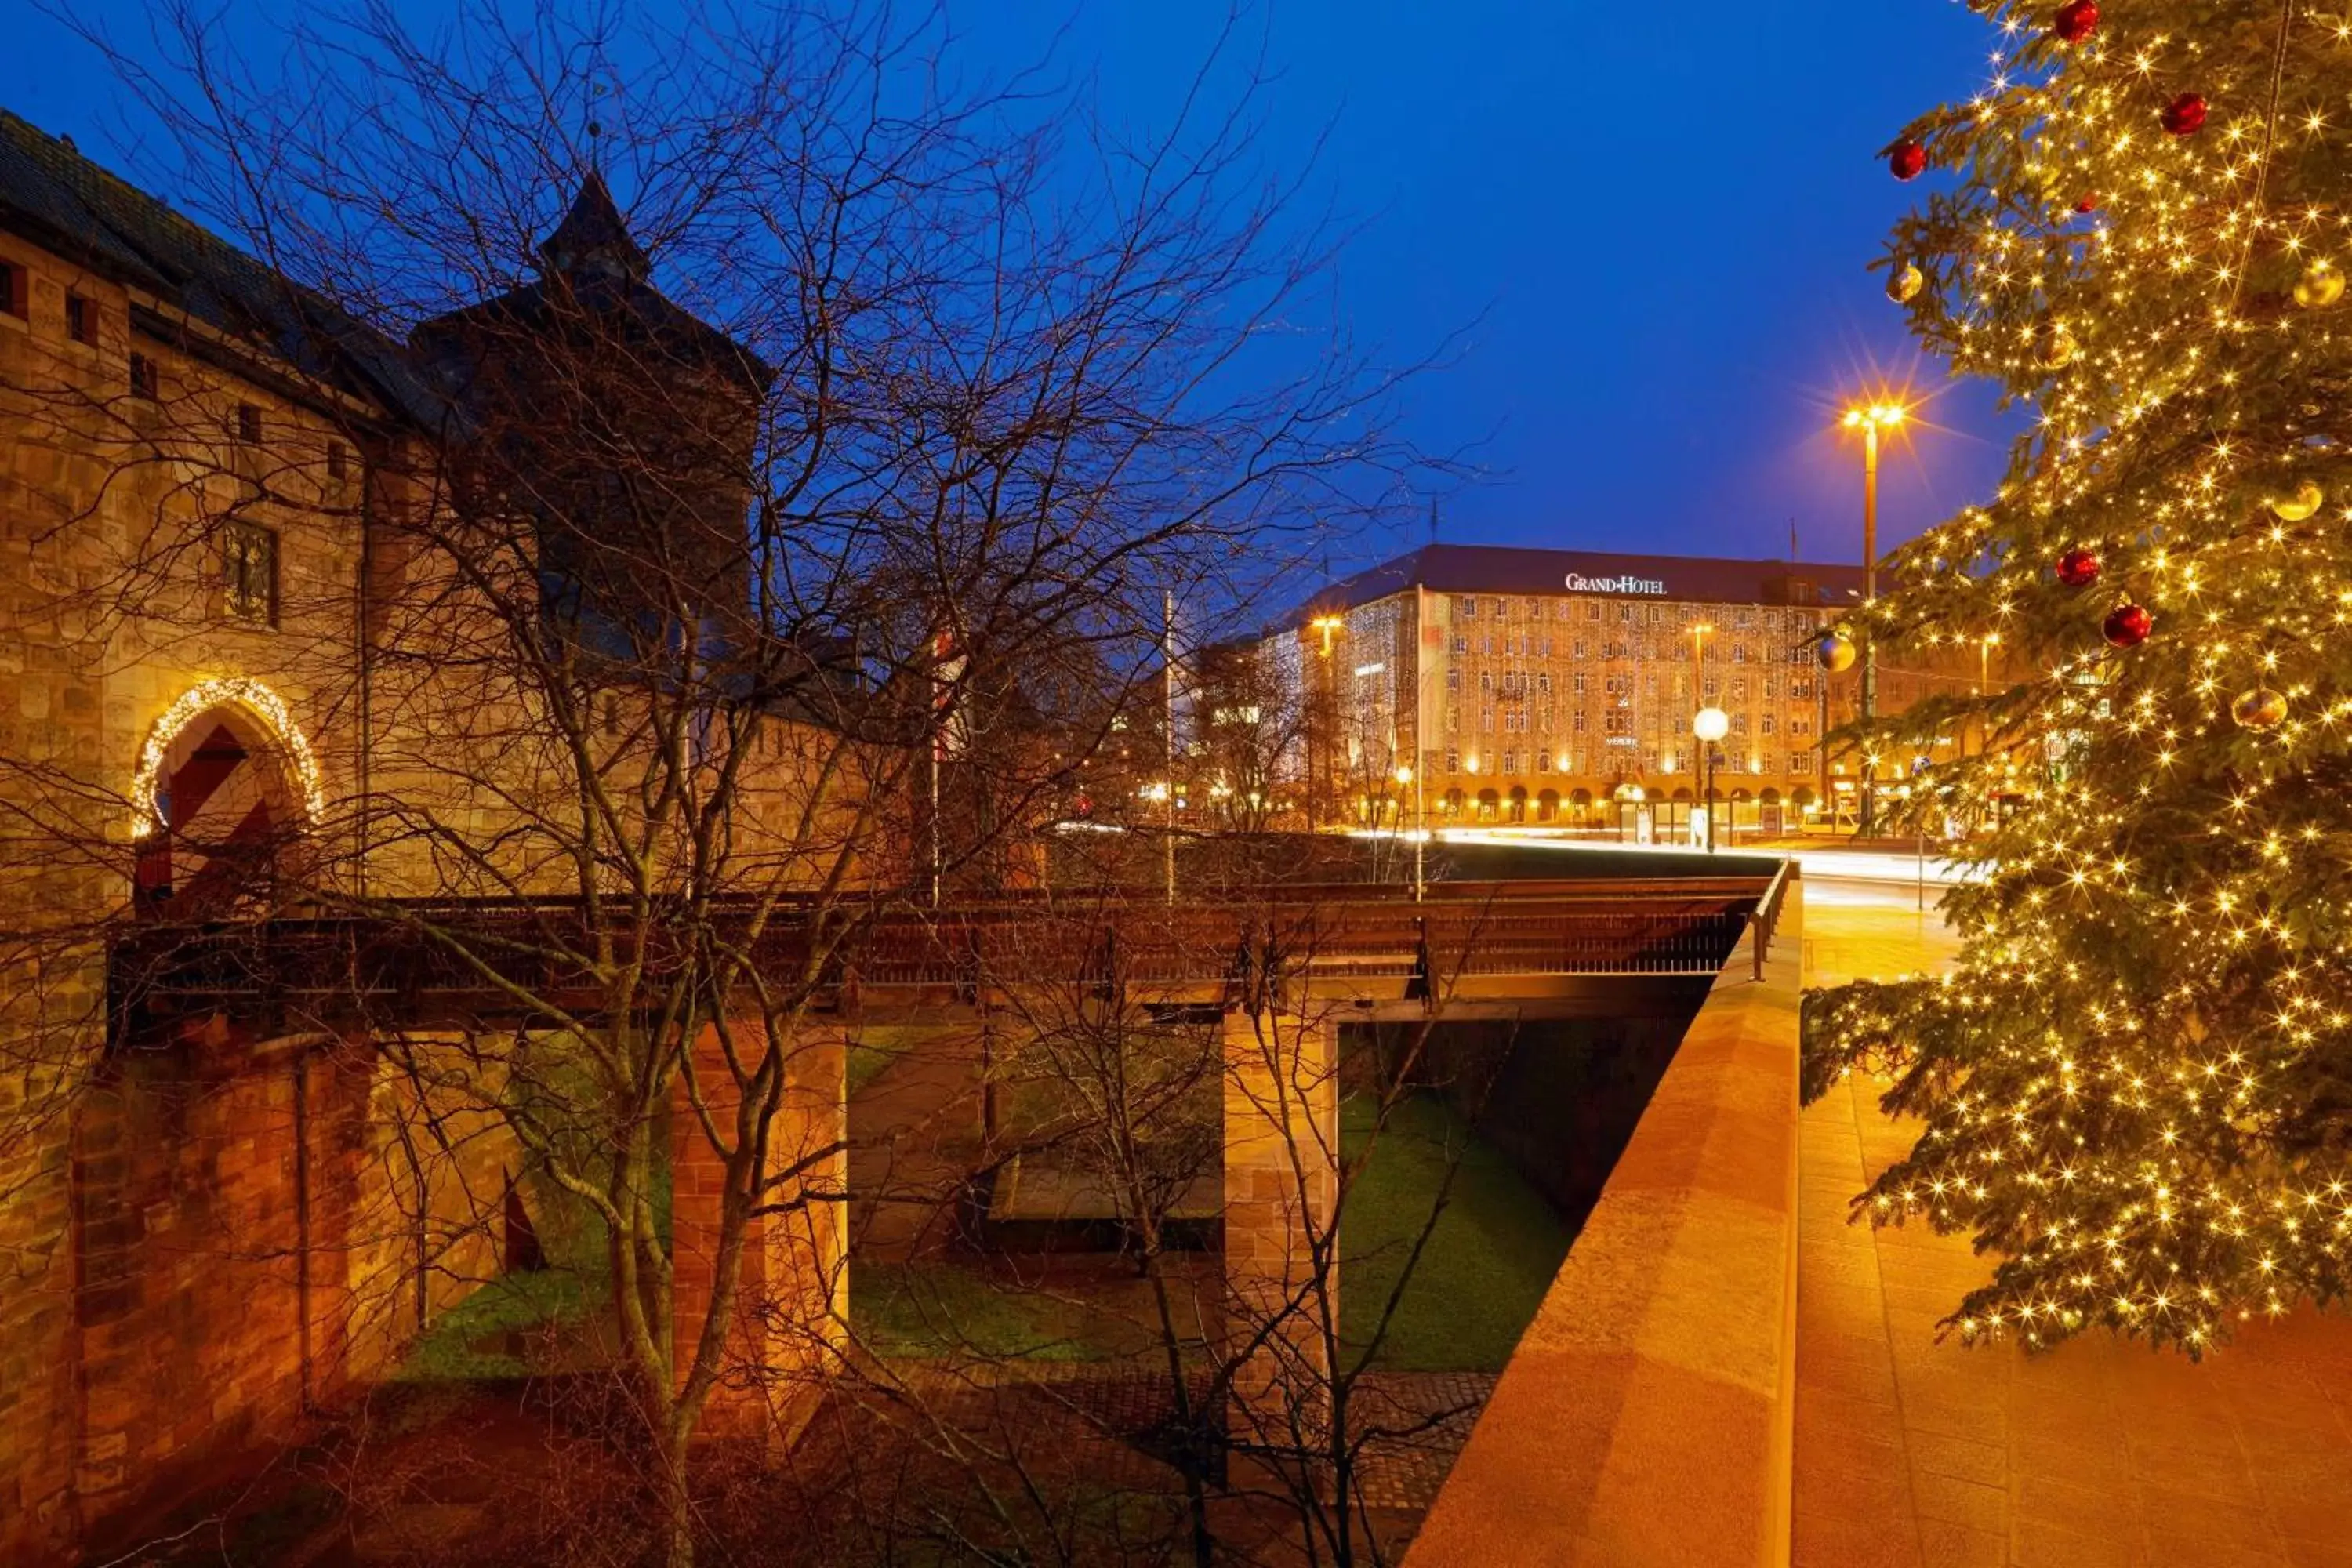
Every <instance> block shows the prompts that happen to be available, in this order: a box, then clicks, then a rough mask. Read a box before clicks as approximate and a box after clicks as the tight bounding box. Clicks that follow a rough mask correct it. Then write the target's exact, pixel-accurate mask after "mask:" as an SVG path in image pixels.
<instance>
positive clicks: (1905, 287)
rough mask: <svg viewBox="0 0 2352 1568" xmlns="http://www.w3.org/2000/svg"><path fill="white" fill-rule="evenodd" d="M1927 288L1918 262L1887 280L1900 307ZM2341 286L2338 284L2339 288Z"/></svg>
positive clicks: (1888, 293) (1888, 291) (1906, 265)
mask: <svg viewBox="0 0 2352 1568" xmlns="http://www.w3.org/2000/svg"><path fill="white" fill-rule="evenodd" d="M2341 286H2342V285H2341V284H2338V287H2339V288H2340V287H2341ZM1926 287H1927V274H1926V273H1924V272H1922V271H1920V270H1919V268H1918V265H1917V264H1916V262H1909V261H1906V262H1905V263H1904V264H1903V267H1902V269H1901V270H1900V271H1898V272H1896V273H1895V275H1894V276H1893V277H1892V278H1889V279H1887V280H1886V297H1887V298H1888V299H1890V300H1894V301H1895V303H1896V304H1898V305H1907V304H1909V303H1910V302H1911V301H1912V300H1916V299H1917V298H1918V297H1919V290H1920V289H1925V288H1926Z"/></svg>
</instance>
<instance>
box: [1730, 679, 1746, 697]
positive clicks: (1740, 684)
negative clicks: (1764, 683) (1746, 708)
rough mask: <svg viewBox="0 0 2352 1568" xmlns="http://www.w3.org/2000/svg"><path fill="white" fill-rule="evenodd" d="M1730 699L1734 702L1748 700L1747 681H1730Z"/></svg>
mask: <svg viewBox="0 0 2352 1568" xmlns="http://www.w3.org/2000/svg"><path fill="white" fill-rule="evenodd" d="M1731 700H1733V701H1734V702H1745V701H1747V700H1748V682H1747V681H1745V680H1735V681H1733V682H1732V683H1731Z"/></svg>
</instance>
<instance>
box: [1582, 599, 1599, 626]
mask: <svg viewBox="0 0 2352 1568" xmlns="http://www.w3.org/2000/svg"><path fill="white" fill-rule="evenodd" d="M1584 618H1585V619H1586V620H1588V621H1597V620H1599V619H1600V618H1601V601H1600V600H1598V599H1587V600H1586V601H1585V602H1584Z"/></svg>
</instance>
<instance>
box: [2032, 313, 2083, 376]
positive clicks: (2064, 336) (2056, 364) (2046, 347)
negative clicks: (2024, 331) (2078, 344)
mask: <svg viewBox="0 0 2352 1568" xmlns="http://www.w3.org/2000/svg"><path fill="white" fill-rule="evenodd" d="M2033 357H2034V358H2036V359H2038V360H2040V361H2041V362H2042V369H2044V370H2063V368H2065V365H2066V363H2067V362H2068V361H2069V360H2071V359H2073V358H2074V333H2072V332H2070V331H2067V330H2066V329H2065V328H2064V327H2062V326H2060V325H2059V324H2058V323H2057V322H2055V321H2050V322H2047V323H2045V324H2044V325H2043V326H2042V330H2041V331H2039V332H2036V333H2035V334H2034V335H2033Z"/></svg>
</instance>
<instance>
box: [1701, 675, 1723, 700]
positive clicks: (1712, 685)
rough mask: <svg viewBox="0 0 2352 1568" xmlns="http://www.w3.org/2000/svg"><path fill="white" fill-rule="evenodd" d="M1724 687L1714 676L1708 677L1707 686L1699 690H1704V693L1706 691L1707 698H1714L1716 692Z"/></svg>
mask: <svg viewBox="0 0 2352 1568" xmlns="http://www.w3.org/2000/svg"><path fill="white" fill-rule="evenodd" d="M1722 685H1723V682H1721V681H1719V680H1717V679H1716V678H1715V677H1714V676H1712V675H1710V676H1708V677H1707V678H1706V685H1704V686H1702V687H1701V688H1700V690H1702V691H1704V692H1705V693H1706V695H1707V696H1709V697H1712V696H1714V695H1715V694H1716V692H1717V689H1720V688H1721V686H1722Z"/></svg>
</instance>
